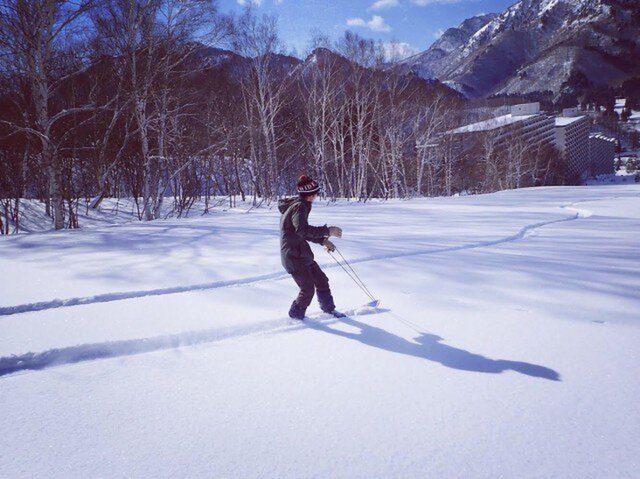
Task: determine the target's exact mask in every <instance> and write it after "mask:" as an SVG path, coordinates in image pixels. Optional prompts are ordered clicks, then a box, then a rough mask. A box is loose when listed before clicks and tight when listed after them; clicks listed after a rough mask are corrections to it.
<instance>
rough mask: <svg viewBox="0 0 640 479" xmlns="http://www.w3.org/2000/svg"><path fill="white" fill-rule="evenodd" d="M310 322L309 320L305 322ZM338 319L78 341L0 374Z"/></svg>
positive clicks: (9, 361) (10, 359) (2, 360)
mask: <svg viewBox="0 0 640 479" xmlns="http://www.w3.org/2000/svg"><path fill="white" fill-rule="evenodd" d="M384 312H387V310H385V309H381V308H359V309H352V310H348V311H345V312H344V314H345V315H346V316H364V315H368V314H378V313H384ZM308 321H310V322H308ZM337 321H338V319H337V318H336V317H334V316H333V315H330V314H325V313H321V314H317V315H312V316H307V317H306V318H305V321H299V320H295V319H289V318H280V319H274V320H271V321H260V322H256V323H250V324H245V325H241V326H229V327H226V328H214V329H207V330H202V331H187V332H184V333H179V334H170V335H165V336H156V337H152V338H140V339H127V340H122V341H107V342H104V343H93V344H79V345H77V346H70V347H67V348H55V349H50V350H48V351H42V352H39V353H31V352H29V353H26V354H22V355H20V356H17V355H12V356H5V357H0V377H2V376H6V375H8V374H14V373H19V372H23V371H29V370H31V371H38V370H42V369H47V368H51V367H55V366H63V365H65V364H75V363H80V362H85V361H94V360H98V359H109V358H117V357H122V356H133V355H136V354H144V353H151V352H154V351H162V350H167V349H177V348H181V347H188V346H197V345H201V344H208V343H216V342H219V341H223V340H225V339H232V338H239V337H244V336H250V335H254V334H268V333H276V332H282V331H296V330H299V329H303V328H305V327H308V326H311V327H313V325H314V323H323V324H331V323H334V322H337Z"/></svg>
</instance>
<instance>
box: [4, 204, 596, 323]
mask: <svg viewBox="0 0 640 479" xmlns="http://www.w3.org/2000/svg"><path fill="white" fill-rule="evenodd" d="M589 201H593V200H589ZM577 203H580V202H579V201H577V202H574V203H571V204H570V205H565V206H562V207H561V208H565V209H570V207H571V205H574V204H577ZM575 211H576V213H574V214H573V215H572V216H569V217H567V218H560V219H557V220H550V221H542V222H539V223H533V224H530V225H527V226H524V227H523V228H521V229H520V231H518V232H517V233H516V234H513V235H510V236H506V237H504V238H499V239H496V240H491V241H480V242H476V243H470V244H465V245H460V246H451V247H448V248H439V249H427V250H413V251H405V252H401V253H388V254H379V255H373V256H367V257H364V258H359V259H354V260H351V261H349V262H350V263H351V264H357V263H365V262H369V261H378V260H381V259H395V258H404V257H407V256H420V255H427V254H438V253H449V252H453V251H462V250H469V249H476V248H485V247H488V246H496V245H499V244H503V243H510V242H512V241H518V240H521V239H524V238H526V237H527V236H529V235H530V234H531V232H532V231H534V230H536V229H538V228H542V227H543V226H549V225H552V224H555V223H563V222H566V221H573V220H576V219H578V218H586V217H588V216H591V212H589V211H587V210H575ZM587 213H588V214H587ZM322 267H323V268H327V269H328V268H336V267H338V265H336V264H324V265H322ZM288 277H289V274H288V273H271V274H264V275H260V276H252V277H248V278H241V279H235V280H228V281H216V282H213V283H204V284H195V285H189V286H175V287H170V288H159V289H151V290H146V291H127V292H122V293H106V294H98V295H95V296H85V297H80V298H68V299H53V300H50V301H41V302H37V303H27V304H20V305H16V306H4V307H0V316H10V315H13V314H19V313H27V312H34V311H43V310H47V309H55V308H65V307H69V306H81V305H85V304H95V303H109V302H112V301H122V300H126V299H134V298H144V297H146V296H162V295H167V294H177V293H188V292H193V291H205V290H210V289H218V288H226V287H231V286H243V285H247V284H256V283H262V282H264V281H277V280H281V279H285V278H288Z"/></svg>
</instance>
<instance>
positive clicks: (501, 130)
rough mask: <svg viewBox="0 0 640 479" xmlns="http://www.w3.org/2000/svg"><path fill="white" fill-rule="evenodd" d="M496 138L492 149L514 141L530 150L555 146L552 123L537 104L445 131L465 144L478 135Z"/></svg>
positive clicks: (521, 106)
mask: <svg viewBox="0 0 640 479" xmlns="http://www.w3.org/2000/svg"><path fill="white" fill-rule="evenodd" d="M488 133H489V134H494V135H495V146H496V148H500V147H503V146H506V145H508V144H509V143H513V142H514V141H515V140H521V141H523V142H525V143H526V144H527V145H528V147H529V148H532V149H533V148H536V147H537V146H540V145H542V144H551V145H553V144H555V132H554V120H553V118H551V117H549V116H547V115H545V114H544V113H541V112H540V103H525V104H522V105H514V106H512V107H511V113H509V114H508V115H502V116H499V117H496V118H491V119H489V120H484V121H479V122H477V123H472V124H470V125H465V126H461V127H459V128H456V129H454V130H451V131H449V132H448V135H450V136H451V137H453V138H455V139H457V143H460V144H464V143H466V142H467V141H466V140H472V139H474V138H477V137H479V136H481V135H486V134H488Z"/></svg>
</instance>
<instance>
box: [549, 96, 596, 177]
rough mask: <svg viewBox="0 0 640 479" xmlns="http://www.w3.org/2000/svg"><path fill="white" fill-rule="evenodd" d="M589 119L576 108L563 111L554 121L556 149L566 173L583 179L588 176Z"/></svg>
mask: <svg viewBox="0 0 640 479" xmlns="http://www.w3.org/2000/svg"><path fill="white" fill-rule="evenodd" d="M589 124H590V122H589V119H588V117H587V116H586V115H580V114H579V113H578V110H577V109H576V108H568V109H565V110H563V112H562V116H559V117H556V119H555V133H556V147H557V148H558V150H560V153H561V154H562V156H563V158H564V160H565V162H566V165H567V173H569V175H571V176H574V177H576V178H581V179H584V178H586V177H587V176H589V174H590V171H589V169H590V160H589Z"/></svg>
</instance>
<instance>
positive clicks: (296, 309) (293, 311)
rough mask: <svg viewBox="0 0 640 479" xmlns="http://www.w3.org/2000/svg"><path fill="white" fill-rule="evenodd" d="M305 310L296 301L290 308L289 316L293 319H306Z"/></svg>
mask: <svg viewBox="0 0 640 479" xmlns="http://www.w3.org/2000/svg"><path fill="white" fill-rule="evenodd" d="M305 312H306V310H304V309H302V308H301V307H300V306H298V303H296V302H295V301H294V302H293V303H292V304H291V308H290V309H289V317H290V318H292V319H304V314H305Z"/></svg>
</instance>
